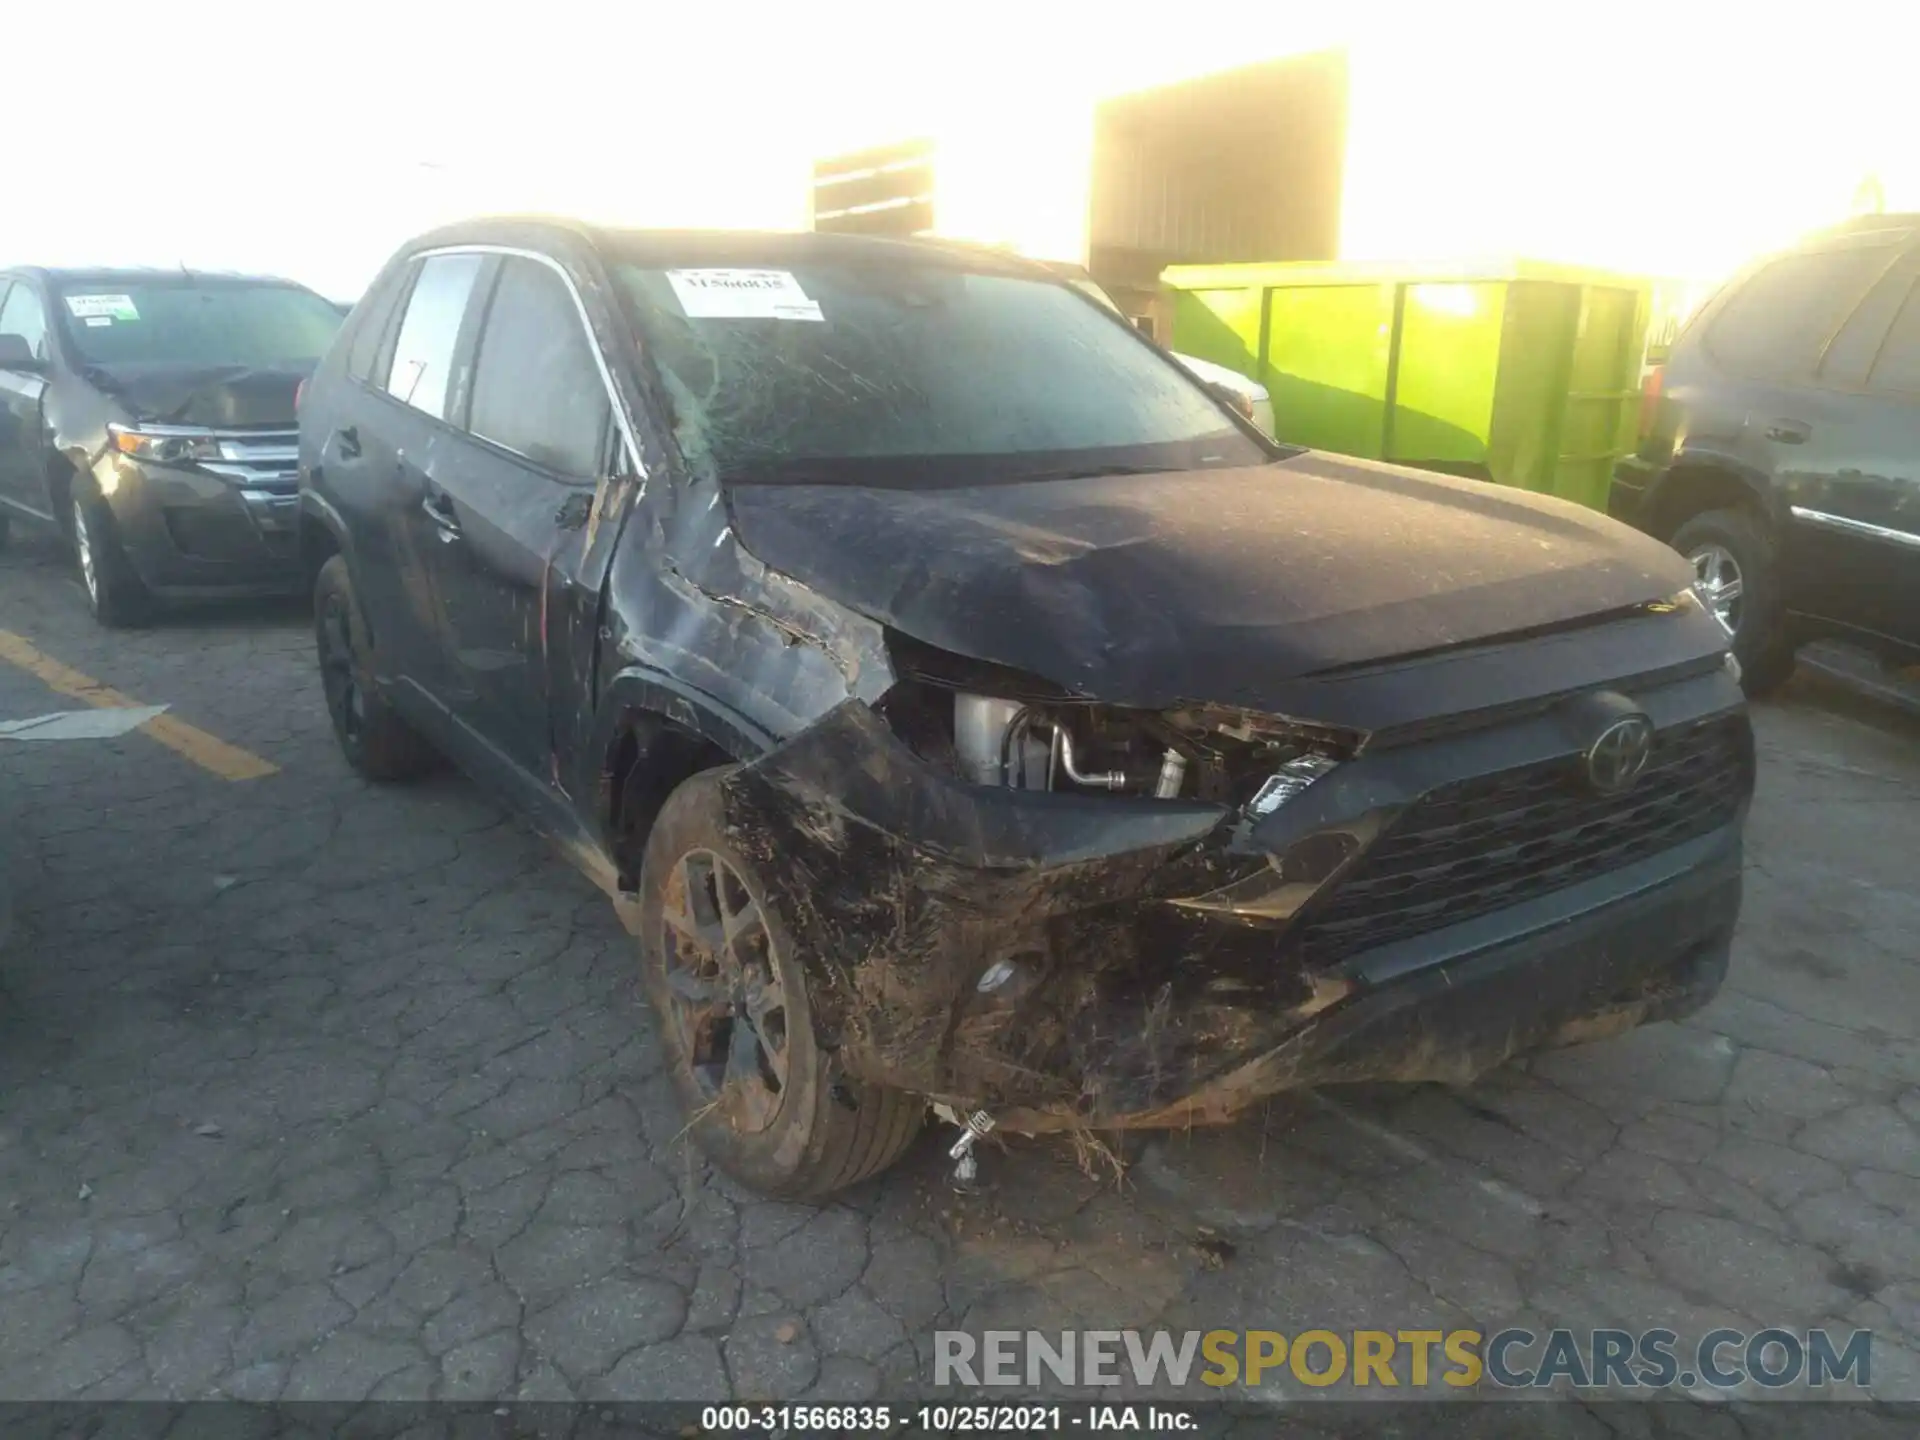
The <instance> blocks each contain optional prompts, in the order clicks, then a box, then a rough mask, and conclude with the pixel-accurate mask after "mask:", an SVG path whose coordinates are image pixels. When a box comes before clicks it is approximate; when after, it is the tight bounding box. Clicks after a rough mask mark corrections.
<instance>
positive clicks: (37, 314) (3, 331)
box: [0, 281, 47, 360]
mask: <svg viewBox="0 0 1920 1440" xmlns="http://www.w3.org/2000/svg"><path fill="white" fill-rule="evenodd" d="M0 335H18V336H19V337H20V338H21V339H22V340H25V341H26V342H27V348H28V349H29V350H31V351H33V354H34V358H35V359H39V360H44V359H46V358H47V312H46V310H45V309H44V308H43V307H42V306H41V304H40V297H39V296H38V295H36V294H34V293H33V288H32V287H31V286H30V285H28V284H26V283H25V282H24V281H17V282H15V284H14V286H13V288H12V289H11V290H9V291H8V292H7V298H6V303H5V304H4V305H0Z"/></svg>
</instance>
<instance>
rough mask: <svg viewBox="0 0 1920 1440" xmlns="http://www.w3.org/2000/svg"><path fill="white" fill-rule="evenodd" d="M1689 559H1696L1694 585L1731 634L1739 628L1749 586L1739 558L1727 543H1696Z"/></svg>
mask: <svg viewBox="0 0 1920 1440" xmlns="http://www.w3.org/2000/svg"><path fill="white" fill-rule="evenodd" d="M1687 559H1689V560H1690V561H1692V562H1693V575H1694V589H1695V590H1696V591H1698V592H1699V595H1700V598H1701V599H1702V600H1703V601H1705V602H1706V605H1707V608H1708V609H1710V610H1711V611H1713V613H1714V615H1715V616H1716V617H1718V619H1719V621H1720V623H1721V624H1722V625H1724V626H1726V627H1727V632H1728V633H1729V634H1734V633H1737V632H1738V631H1739V629H1740V611H1741V609H1742V604H1741V596H1742V592H1743V591H1744V590H1745V588H1746V584H1745V579H1744V577H1743V576H1742V575H1741V574H1740V562H1739V561H1738V560H1736V559H1734V558H1733V552H1732V551H1730V550H1728V549H1727V548H1726V547H1725V546H1724V545H1699V546H1696V547H1695V548H1694V549H1693V551H1692V552H1691V553H1689V554H1688V556H1687Z"/></svg>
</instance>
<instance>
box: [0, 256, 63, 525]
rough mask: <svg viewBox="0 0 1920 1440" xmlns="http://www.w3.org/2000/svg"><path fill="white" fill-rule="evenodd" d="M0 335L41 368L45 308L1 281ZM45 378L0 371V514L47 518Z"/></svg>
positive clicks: (29, 293) (26, 289)
mask: <svg viewBox="0 0 1920 1440" xmlns="http://www.w3.org/2000/svg"><path fill="white" fill-rule="evenodd" d="M0 292H4V294H0V335H17V336H19V337H20V339H21V340H23V341H24V342H25V343H26V346H27V348H28V349H29V350H30V351H32V352H33V355H34V356H35V358H36V359H38V360H39V361H40V362H41V363H42V364H45V363H46V360H47V354H48V347H47V317H46V307H45V305H44V304H43V303H42V301H41V298H40V296H39V295H38V294H37V293H35V291H34V289H33V287H32V286H31V285H29V284H28V283H27V282H26V281H24V280H14V281H11V282H9V281H6V280H0ZM46 388H47V377H46V376H45V374H44V373H42V372H40V371H38V370H19V369H7V368H4V367H0V502H4V508H0V514H4V513H5V512H6V511H7V510H14V511H25V512H27V513H28V514H31V515H35V516H38V517H39V518H41V519H43V520H51V519H53V518H54V517H53V516H52V515H50V514H48V510H47V507H48V503H49V502H48V499H47V469H46V461H45V457H44V456H43V454H42V447H43V439H42V431H43V429H44V425H43V422H42V420H41V411H40V405H41V396H42V395H43V394H44V393H45V392H46Z"/></svg>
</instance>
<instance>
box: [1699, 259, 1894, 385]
mask: <svg viewBox="0 0 1920 1440" xmlns="http://www.w3.org/2000/svg"><path fill="white" fill-rule="evenodd" d="M1892 258H1893V252H1892V250H1891V249H1890V248H1889V247H1887V246H1884V245H1875V246H1854V247H1850V248H1847V249H1839V250H1816V251H1810V252H1808V253H1805V254H1800V255H1786V256H1782V257H1781V258H1780V259H1778V260H1775V261H1774V262H1773V263H1772V264H1771V265H1768V266H1766V267H1765V268H1764V269H1762V270H1760V271H1759V272H1758V273H1757V274H1755V275H1753V276H1752V277H1751V278H1750V279H1749V280H1748V281H1747V282H1746V284H1744V285H1742V286H1741V287H1740V289H1739V290H1738V291H1736V292H1735V293H1734V294H1733V296H1732V297H1731V298H1729V299H1728V301H1727V303H1726V305H1725V307H1724V308H1723V309H1722V310H1721V311H1720V313H1719V314H1718V315H1716V316H1715V317H1714V320H1713V325H1712V327H1711V329H1709V331H1708V332H1707V348H1708V349H1710V350H1711V351H1713V355H1714V358H1715V359H1716V360H1718V361H1720V362H1721V363H1722V364H1723V365H1725V366H1727V368H1729V369H1730V370H1733V371H1734V372H1736V373H1737V374H1743V375H1782V376H1786V375H1792V376H1799V375H1810V374H1812V373H1813V368H1814V366H1815V365H1816V364H1817V363H1818V362H1819V359H1820V352H1821V351H1822V350H1823V349H1825V347H1826V344H1827V341H1828V340H1830V339H1832V338H1833V335H1834V333H1835V332H1836V331H1838V330H1839V328H1840V326H1841V324H1842V322H1844V321H1845V320H1846V318H1847V316H1848V315H1849V314H1851V313H1852V311H1853V307H1854V306H1855V305H1856V304H1857V303H1858V302H1859V300H1860V297H1861V296H1863V295H1864V294H1866V292H1867V289H1868V287H1869V286H1871V285H1872V284H1873V282H1874V281H1875V280H1876V279H1878V278H1879V276H1880V274H1881V272H1882V271H1884V270H1885V269H1886V268H1887V263H1888V262H1889V261H1890V260H1891V259H1892Z"/></svg>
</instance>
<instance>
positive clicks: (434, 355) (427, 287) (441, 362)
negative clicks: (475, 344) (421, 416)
mask: <svg viewBox="0 0 1920 1440" xmlns="http://www.w3.org/2000/svg"><path fill="white" fill-rule="evenodd" d="M486 258H487V257H486V256H484V255H433V256H430V257H428V259H427V261H426V263H425V264H423V265H422V266H421V267H420V278H419V279H418V280H416V281H415V282H414V285H413V294H412V295H411V296H409V297H408V299H407V313H406V318H405V319H403V320H402V321H401V322H400V335H399V338H398V339H397V340H396V341H395V342H394V347H393V368H392V369H391V370H390V371H388V373H387V393H388V394H389V395H391V396H393V398H394V399H396V400H400V401H404V402H405V403H406V404H408V405H411V406H413V408H414V409H416V410H423V411H425V412H426V413H427V414H429V415H431V416H433V417H434V418H435V419H437V420H444V419H446V418H447V402H448V400H449V399H450V398H452V397H453V395H454V393H455V392H454V388H453V386H452V384H451V381H452V379H453V361H454V355H455V352H456V350H457V349H458V344H459V339H460V322H461V321H462V320H463V319H464V318H465V317H466V313H467V297H468V296H469V295H471V294H472V293H473V282H474V280H475V279H477V278H478V276H479V274H480V267H481V266H482V264H484V263H485V261H486Z"/></svg>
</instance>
